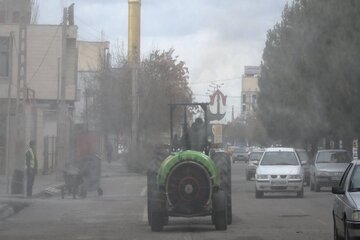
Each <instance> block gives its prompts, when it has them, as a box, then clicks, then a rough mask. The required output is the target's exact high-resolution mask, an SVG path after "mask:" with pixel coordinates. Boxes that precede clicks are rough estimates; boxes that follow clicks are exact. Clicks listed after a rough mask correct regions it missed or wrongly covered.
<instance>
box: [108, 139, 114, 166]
mask: <svg viewBox="0 0 360 240" xmlns="http://www.w3.org/2000/svg"><path fill="white" fill-rule="evenodd" d="M106 153H107V161H108V163H111V160H112V153H113V146H112V144H111V143H110V142H107V144H106Z"/></svg>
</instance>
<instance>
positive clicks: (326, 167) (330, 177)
mask: <svg viewBox="0 0 360 240" xmlns="http://www.w3.org/2000/svg"><path fill="white" fill-rule="evenodd" d="M350 162H351V157H350V155H349V153H348V152H347V151H346V150H342V149H337V150H335V149H331V150H320V151H318V152H317V154H316V157H315V161H314V163H313V164H312V165H311V167H310V190H312V191H316V192H319V191H320V188H321V187H333V186H337V185H339V182H340V179H341V176H342V175H343V173H344V171H345V169H346V168H347V166H348V165H349V163H350Z"/></svg>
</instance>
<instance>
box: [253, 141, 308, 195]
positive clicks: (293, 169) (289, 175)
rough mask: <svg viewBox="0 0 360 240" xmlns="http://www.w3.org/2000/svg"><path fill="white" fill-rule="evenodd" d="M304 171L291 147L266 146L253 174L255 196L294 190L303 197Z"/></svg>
mask: <svg viewBox="0 0 360 240" xmlns="http://www.w3.org/2000/svg"><path fill="white" fill-rule="evenodd" d="M303 177H304V173H303V169H302V167H301V163H300V160H299V158H298V155H297V154H296V152H295V149H293V148H267V149H266V150H265V152H264V154H263V156H262V158H261V159H260V163H259V166H258V167H257V169H256V174H255V188H256V189H255V197H256V198H262V197H263V196H264V193H265V192H296V193H297V197H299V198H302V197H304V186H303V184H304V180H303Z"/></svg>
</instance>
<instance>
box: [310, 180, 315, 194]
mask: <svg viewBox="0 0 360 240" xmlns="http://www.w3.org/2000/svg"><path fill="white" fill-rule="evenodd" d="M314 190H315V188H314V182H313V181H312V180H311V179H310V191H314Z"/></svg>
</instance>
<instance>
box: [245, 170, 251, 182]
mask: <svg viewBox="0 0 360 240" xmlns="http://www.w3.org/2000/svg"><path fill="white" fill-rule="evenodd" d="M250 179H251V175H250V173H249V172H248V171H246V181H250Z"/></svg>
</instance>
